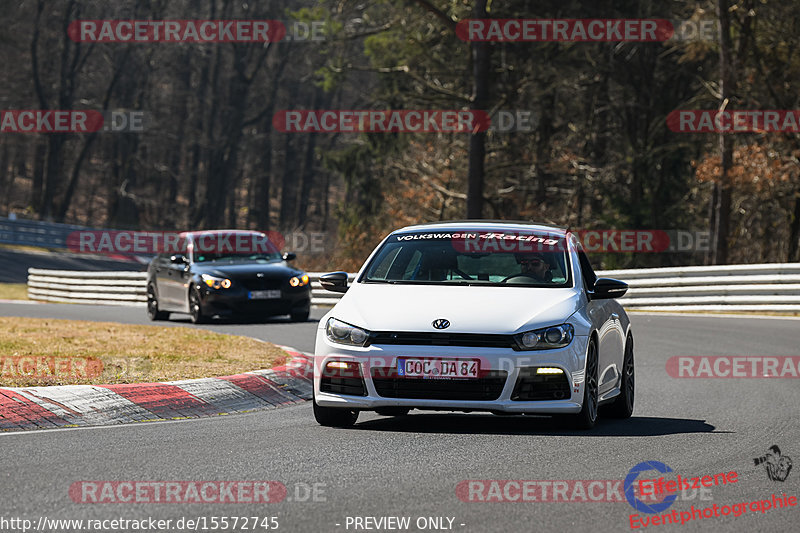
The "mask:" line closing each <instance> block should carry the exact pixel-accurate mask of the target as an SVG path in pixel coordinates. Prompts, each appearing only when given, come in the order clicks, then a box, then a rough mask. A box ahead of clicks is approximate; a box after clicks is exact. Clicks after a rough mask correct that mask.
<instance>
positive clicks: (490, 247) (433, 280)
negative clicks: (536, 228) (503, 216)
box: [360, 231, 572, 288]
mask: <svg viewBox="0 0 800 533" xmlns="http://www.w3.org/2000/svg"><path fill="white" fill-rule="evenodd" d="M360 281H362V282H367V283H370V282H371V283H393V284H434V285H484V286H485V285H493V286H509V285H511V286H517V287H519V286H528V287H559V288H564V287H571V286H572V277H571V275H570V267H569V254H568V253H567V246H566V240H565V239H564V237H563V236H554V235H548V234H543V233H534V232H530V233H528V232H513V233H509V232H505V233H496V232H487V231H476V232H472V231H456V232H447V231H442V232H435V233H430V232H427V233H397V234H393V235H391V236H390V237H389V238H388V239H387V240H386V241H385V242H384V243H383V245H382V246H381V248H380V249H379V250H378V252H377V253H376V254H375V255H374V256H373V258H372V260H371V261H370V262H369V265H367V268H366V270H365V273H364V275H363V276H362V277H361V279H360Z"/></svg>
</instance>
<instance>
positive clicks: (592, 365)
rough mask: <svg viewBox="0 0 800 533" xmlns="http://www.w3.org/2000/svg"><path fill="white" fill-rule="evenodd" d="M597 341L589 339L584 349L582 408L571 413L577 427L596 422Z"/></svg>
mask: <svg viewBox="0 0 800 533" xmlns="http://www.w3.org/2000/svg"><path fill="white" fill-rule="evenodd" d="M597 403H598V401H597V343H596V342H595V340H594V339H590V340H589V349H588V350H587V351H586V376H585V377H584V386H583V408H582V409H581V412H580V413H578V414H577V415H573V416H574V418H573V424H574V426H575V427H576V428H579V429H592V428H593V427H594V424H595V422H597Z"/></svg>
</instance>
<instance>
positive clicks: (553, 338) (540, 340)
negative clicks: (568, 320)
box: [514, 324, 575, 350]
mask: <svg viewBox="0 0 800 533" xmlns="http://www.w3.org/2000/svg"><path fill="white" fill-rule="evenodd" d="M574 336H575V329H574V328H573V327H572V324H560V325H558V326H549V327H546V328H539V329H534V330H531V331H526V332H524V333H519V334H517V335H514V340H515V341H516V343H517V346H519V349H520V350H551V349H553V348H563V347H565V346H567V345H568V344H569V343H570V342H572V337H574Z"/></svg>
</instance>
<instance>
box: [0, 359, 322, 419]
mask: <svg viewBox="0 0 800 533" xmlns="http://www.w3.org/2000/svg"><path fill="white" fill-rule="evenodd" d="M280 348H282V349H283V350H284V351H286V352H287V353H289V355H291V356H292V359H291V360H290V361H289V362H288V363H286V364H285V365H281V366H278V367H275V368H271V369H269V370H257V371H255V372H246V373H244V374H236V375H234V376H223V377H219V378H203V379H188V380H182V381H170V382H166V383H133V384H122V385H61V386H52V387H19V388H17V387H15V388H0V431H14V430H21V429H46V428H59V427H82V426H106V425H111V424H126V423H130V422H151V421H157V420H177V419H182V418H199V417H207V416H218V415H227V414H233V413H244V412H248V411H253V410H256V409H271V408H276V407H280V406H284V405H291V404H295V403H302V402H304V401H306V400H309V399H311V392H312V379H313V377H312V376H313V366H312V365H313V357H312V356H311V355H309V354H303V353H300V352H298V351H296V350H294V349H293V348H289V347H286V346H280Z"/></svg>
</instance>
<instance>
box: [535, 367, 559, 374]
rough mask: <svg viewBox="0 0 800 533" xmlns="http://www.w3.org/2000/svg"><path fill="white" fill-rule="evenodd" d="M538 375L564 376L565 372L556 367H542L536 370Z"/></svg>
mask: <svg viewBox="0 0 800 533" xmlns="http://www.w3.org/2000/svg"><path fill="white" fill-rule="evenodd" d="M536 373H537V374H563V373H564V371H563V370H561V369H560V368H556V367H554V366H542V367H539V368H537V369H536Z"/></svg>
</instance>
